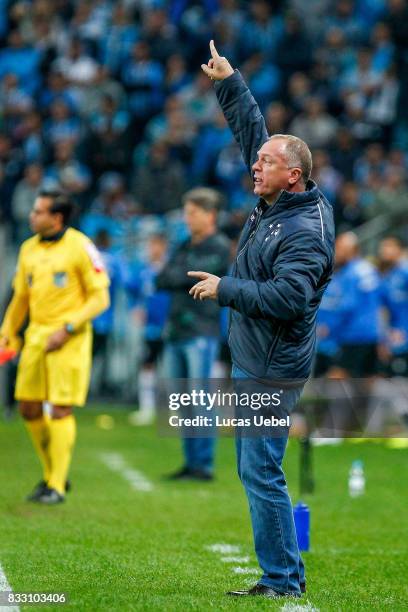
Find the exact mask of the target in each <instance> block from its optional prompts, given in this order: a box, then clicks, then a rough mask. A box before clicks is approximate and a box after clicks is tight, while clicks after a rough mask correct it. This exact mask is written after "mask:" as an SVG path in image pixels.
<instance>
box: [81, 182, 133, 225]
mask: <svg viewBox="0 0 408 612" xmlns="http://www.w3.org/2000/svg"><path fill="white" fill-rule="evenodd" d="M98 186H99V195H98V196H97V198H96V199H95V200H94V202H93V204H92V212H94V213H100V214H103V215H105V216H107V217H110V218H111V219H116V220H121V219H128V218H129V217H131V216H132V215H134V214H136V213H137V212H138V207H137V204H136V202H135V200H134V198H133V197H132V196H131V195H130V194H129V193H127V192H126V186H125V181H124V178H123V176H122V175H121V174H119V173H118V172H106V173H105V174H103V175H102V176H101V178H100V179H99V181H98Z"/></svg>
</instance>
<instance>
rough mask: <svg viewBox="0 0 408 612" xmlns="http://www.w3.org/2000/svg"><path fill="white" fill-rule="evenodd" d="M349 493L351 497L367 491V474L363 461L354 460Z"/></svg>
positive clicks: (350, 474)
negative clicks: (365, 473) (365, 474)
mask: <svg viewBox="0 0 408 612" xmlns="http://www.w3.org/2000/svg"><path fill="white" fill-rule="evenodd" d="M348 487H349V494H350V497H359V495H363V493H364V491H365V476H364V469H363V462H362V461H353V463H352V464H351V468H350V473H349V481H348Z"/></svg>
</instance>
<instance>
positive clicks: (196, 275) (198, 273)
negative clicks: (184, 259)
mask: <svg viewBox="0 0 408 612" xmlns="http://www.w3.org/2000/svg"><path fill="white" fill-rule="evenodd" d="M187 276H192V277H193V278H201V279H202V280H205V279H206V278H208V277H209V276H210V275H209V273H208V272H201V271H199V270H190V271H189V272H187Z"/></svg>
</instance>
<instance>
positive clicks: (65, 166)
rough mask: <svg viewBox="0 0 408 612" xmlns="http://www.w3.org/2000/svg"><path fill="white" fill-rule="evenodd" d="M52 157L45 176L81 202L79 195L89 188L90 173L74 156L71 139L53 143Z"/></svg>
mask: <svg viewBox="0 0 408 612" xmlns="http://www.w3.org/2000/svg"><path fill="white" fill-rule="evenodd" d="M54 159H55V161H54V163H53V164H51V165H49V166H48V167H47V168H46V171H45V178H46V179H47V180H48V181H53V182H54V184H55V185H56V186H59V187H60V188H61V189H62V190H63V191H66V192H68V193H69V194H71V195H75V196H76V197H77V199H78V198H79V200H80V201H81V203H83V198H81V197H80V196H82V195H84V194H85V193H86V191H87V189H88V188H89V186H90V183H91V174H90V172H89V169H88V168H87V166H85V164H83V163H81V162H80V161H79V160H78V159H77V158H76V157H75V153H74V145H73V143H72V142H71V140H61V141H59V142H58V143H57V144H56V145H55V147H54Z"/></svg>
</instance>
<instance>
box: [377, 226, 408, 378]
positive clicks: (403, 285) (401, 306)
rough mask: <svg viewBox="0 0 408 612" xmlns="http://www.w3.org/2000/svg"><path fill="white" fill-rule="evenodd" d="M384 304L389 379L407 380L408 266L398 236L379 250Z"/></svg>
mask: <svg viewBox="0 0 408 612" xmlns="http://www.w3.org/2000/svg"><path fill="white" fill-rule="evenodd" d="M379 266H380V271H381V301H382V304H383V305H384V306H385V308H386V310H387V314H388V317H387V318H388V330H387V331H388V333H387V348H388V350H389V352H390V367H389V374H390V376H405V377H407V376H408V262H407V260H406V258H405V257H404V246H403V244H402V242H401V240H400V239H399V238H398V237H397V236H387V237H386V238H384V239H383V240H382V241H381V243H380V246H379Z"/></svg>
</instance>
